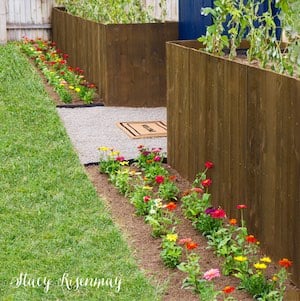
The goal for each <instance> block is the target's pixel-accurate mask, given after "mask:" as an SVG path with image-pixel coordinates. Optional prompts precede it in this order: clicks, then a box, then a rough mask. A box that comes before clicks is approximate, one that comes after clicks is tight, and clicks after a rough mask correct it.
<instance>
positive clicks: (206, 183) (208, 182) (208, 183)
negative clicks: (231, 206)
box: [201, 179, 212, 187]
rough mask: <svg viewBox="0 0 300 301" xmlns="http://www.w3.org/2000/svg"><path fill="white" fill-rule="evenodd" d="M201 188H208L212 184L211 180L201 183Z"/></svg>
mask: <svg viewBox="0 0 300 301" xmlns="http://www.w3.org/2000/svg"><path fill="white" fill-rule="evenodd" d="M201 184H202V186H203V187H209V186H210V185H211V184H212V180H211V179H205V180H203V181H202V182H201Z"/></svg>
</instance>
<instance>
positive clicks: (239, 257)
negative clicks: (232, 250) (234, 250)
mask: <svg viewBox="0 0 300 301" xmlns="http://www.w3.org/2000/svg"><path fill="white" fill-rule="evenodd" d="M247 259H248V258H247V257H245V256H236V257H234V260H236V261H240V262H243V261H246V260H247Z"/></svg>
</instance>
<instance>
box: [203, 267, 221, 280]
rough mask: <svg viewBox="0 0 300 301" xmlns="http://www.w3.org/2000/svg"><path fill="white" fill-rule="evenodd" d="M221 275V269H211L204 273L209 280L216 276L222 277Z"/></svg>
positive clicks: (204, 276)
mask: <svg viewBox="0 0 300 301" xmlns="http://www.w3.org/2000/svg"><path fill="white" fill-rule="evenodd" d="M220 276H221V274H220V271H219V269H210V270H208V271H207V272H205V273H204V274H203V278H204V279H205V280H208V281H210V280H212V279H214V278H217V277H220Z"/></svg>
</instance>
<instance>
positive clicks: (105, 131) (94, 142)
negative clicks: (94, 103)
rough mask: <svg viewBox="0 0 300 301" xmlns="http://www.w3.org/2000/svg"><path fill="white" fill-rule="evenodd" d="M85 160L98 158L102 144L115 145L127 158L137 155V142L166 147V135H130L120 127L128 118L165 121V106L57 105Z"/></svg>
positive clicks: (91, 161) (96, 160) (76, 146)
mask: <svg viewBox="0 0 300 301" xmlns="http://www.w3.org/2000/svg"><path fill="white" fill-rule="evenodd" d="M57 110H58V113H59V115H60V117H61V119H62V121H63V123H64V125H65V127H66V130H67V133H68V134H69V136H70V138H71V141H72V143H73V145H74V147H75V149H76V151H77V152H78V154H79V159H80V161H81V163H82V164H88V163H95V162H98V161H99V152H98V147H99V146H108V147H113V148H114V149H116V150H119V151H120V152H121V154H122V155H123V156H124V157H125V158H126V159H133V158H135V157H136V156H137V155H138V152H137V146H139V145H140V144H142V145H145V146H146V147H149V148H152V147H161V148H162V149H163V151H165V152H166V151H167V138H166V137H163V138H147V139H131V138H129V137H128V136H127V135H126V133H125V132H123V131H122V130H121V129H120V128H118V127H117V125H116V123H117V122H125V121H154V120H161V121H166V120H167V117H166V108H164V107H160V108H125V107H91V108H74V109H70V108H57Z"/></svg>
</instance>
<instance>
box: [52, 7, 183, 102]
mask: <svg viewBox="0 0 300 301" xmlns="http://www.w3.org/2000/svg"><path fill="white" fill-rule="evenodd" d="M53 14H54V15H55V17H54V20H57V22H54V23H53V28H54V31H55V32H57V31H58V30H57V26H58V24H59V22H60V23H61V22H63V21H60V20H58V19H59V18H60V17H61V16H63V18H65V19H66V18H67V19H68V28H67V29H66V30H67V31H65V32H64V31H63V32H61V34H64V33H66V32H68V37H65V36H64V39H65V40H66V41H68V42H67V44H66V43H65V44H64V42H63V41H61V40H60V41H59V42H57V41H56V42H57V43H58V45H59V47H61V48H62V50H63V51H64V49H68V52H69V53H68V54H69V55H70V60H71V62H72V63H73V65H74V67H77V66H78V67H80V68H81V69H83V70H84V71H85V76H86V78H87V80H88V81H92V82H94V83H95V84H96V85H97V87H98V88H99V91H100V94H101V96H102V98H103V101H104V103H105V104H106V105H113V106H115V105H119V106H136V107H139V106H140V107H141V106H142V107H143V106H145V107H157V106H165V105H166V64H165V61H166V55H165V43H166V41H168V40H176V39H177V37H178V28H177V27H178V24H177V23H176V22H167V23H151V24H109V25H103V24H97V26H95V23H94V22H91V21H86V20H83V19H82V18H79V17H75V16H72V15H70V14H67V13H66V12H63V11H61V10H59V9H57V8H55V9H54V10H53ZM70 18H72V19H73V20H76V21H75V22H74V21H73V20H72V21H71V20H70ZM72 22H74V23H72ZM74 24H75V25H74ZM73 26H75V28H73ZM55 27H56V28H55ZM71 45H72V46H71ZM92 47H93V48H92ZM94 47H95V48H94Z"/></svg>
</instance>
